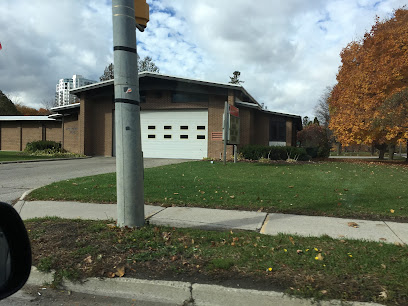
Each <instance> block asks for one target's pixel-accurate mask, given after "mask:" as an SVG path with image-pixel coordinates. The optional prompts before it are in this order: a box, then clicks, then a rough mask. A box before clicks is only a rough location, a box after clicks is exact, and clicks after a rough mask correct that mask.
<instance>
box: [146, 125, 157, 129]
mask: <svg viewBox="0 0 408 306" xmlns="http://www.w3.org/2000/svg"><path fill="white" fill-rule="evenodd" d="M147 128H148V129H149V130H155V129H156V126H155V125H149V126H148V127H147Z"/></svg>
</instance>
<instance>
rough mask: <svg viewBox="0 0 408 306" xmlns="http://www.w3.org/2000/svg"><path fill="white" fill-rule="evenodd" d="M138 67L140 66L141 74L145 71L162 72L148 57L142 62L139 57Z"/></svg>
mask: <svg viewBox="0 0 408 306" xmlns="http://www.w3.org/2000/svg"><path fill="white" fill-rule="evenodd" d="M137 66H138V71H139V72H143V71H149V72H157V73H159V72H160V69H159V67H157V66H156V64H155V63H154V62H153V60H152V58H151V57H150V56H146V57H145V58H144V59H142V60H141V59H140V58H139V56H138V61H137Z"/></svg>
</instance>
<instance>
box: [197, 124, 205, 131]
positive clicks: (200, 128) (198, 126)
mask: <svg viewBox="0 0 408 306" xmlns="http://www.w3.org/2000/svg"><path fill="white" fill-rule="evenodd" d="M197 130H205V126H204V125H197Z"/></svg>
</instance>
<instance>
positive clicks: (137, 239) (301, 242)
mask: <svg viewBox="0 0 408 306" xmlns="http://www.w3.org/2000/svg"><path fill="white" fill-rule="evenodd" d="M25 223H26V227H27V229H28V230H29V235H30V239H31V244H32V249H33V263H34V265H35V266H37V267H39V268H40V269H41V270H45V271H49V270H56V275H57V276H56V277H58V278H61V277H67V278H71V279H72V278H73V279H74V280H80V279H83V278H86V277H101V276H103V277H107V276H108V277H112V275H113V273H115V272H117V271H118V269H119V268H120V267H123V269H124V270H123V271H124V273H125V275H124V276H126V277H132V276H133V277H141V276H143V277H147V278H153V279H171V280H175V279H180V278H183V279H184V280H187V281H188V280H194V282H200V280H201V279H203V280H207V281H211V282H212V281H214V280H218V281H219V280H221V279H222V280H229V283H230V284H237V283H239V284H240V288H242V287H244V288H245V287H249V288H256V289H258V286H259V287H261V288H262V289H266V290H274V289H280V290H284V291H286V292H288V293H291V294H296V295H300V296H304V297H315V298H319V299H320V298H323V299H344V300H360V301H376V302H384V303H388V304H398V303H399V304H400V305H403V304H404V305H406V304H407V303H408V282H407V281H406V271H408V260H407V253H408V247H407V246H402V245H393V244H382V243H376V242H365V241H357V240H336V239H332V238H329V237H328V236H322V237H320V238H314V237H298V236H289V235H283V234H281V235H277V236H266V235H262V234H259V233H255V232H243V231H239V232H233V231H222V232H219V231H203V230H195V229H175V228H168V227H153V226H145V227H142V228H139V229H130V228H123V229H120V228H117V227H115V226H113V225H112V224H108V223H109V221H83V220H82V221H81V220H63V219H43V220H42V219H36V220H28V221H26V222H25ZM95 228H99V231H97V232H92V231H89V229H95ZM78 241H80V242H82V243H81V245H87V246H89V248H84V247H80V246H79V245H78ZM319 254H320V255H319ZM58 280H60V279H58ZM382 293H385V295H384V294H383V297H380V295H381V294H382Z"/></svg>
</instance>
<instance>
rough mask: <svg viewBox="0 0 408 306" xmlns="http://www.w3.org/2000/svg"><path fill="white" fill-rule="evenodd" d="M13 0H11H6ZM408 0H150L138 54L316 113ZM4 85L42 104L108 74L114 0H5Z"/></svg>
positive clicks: (280, 106) (275, 106)
mask: <svg viewBox="0 0 408 306" xmlns="http://www.w3.org/2000/svg"><path fill="white" fill-rule="evenodd" d="M4 2H6V3H4ZM404 2H405V1H402V0H382V1H371V0H314V1H304V0H287V1H270V0H258V1H256V2H251V1H247V0H202V1H191V0H148V3H149V5H150V22H149V23H148V27H147V29H146V30H145V32H144V33H140V32H137V40H138V53H139V55H140V56H141V57H142V58H143V57H144V56H147V55H149V56H151V57H152V58H153V61H154V62H155V63H156V65H157V66H158V67H159V68H160V71H161V72H162V73H165V74H170V75H177V76H182V77H192V78H200V79H205V80H208V81H218V82H228V81H229V76H231V75H232V72H233V71H235V70H239V71H240V72H241V79H242V80H244V81H245V83H244V84H243V85H244V87H245V88H246V89H247V90H248V92H249V93H251V95H252V96H253V97H255V99H257V100H258V102H260V103H265V105H266V106H267V107H268V109H270V110H274V111H280V112H286V113H293V114H299V115H302V116H305V115H307V116H309V117H313V108H314V106H315V104H316V103H317V101H318V99H319V97H320V95H321V94H322V93H323V91H324V89H325V87H326V86H327V85H333V84H334V83H335V81H336V73H337V71H338V67H339V65H340V57H339V54H340V51H341V50H342V48H344V47H345V46H346V45H347V43H349V42H350V41H352V40H353V39H359V38H360V37H362V35H363V34H364V32H365V31H367V30H369V29H370V28H371V25H372V24H373V23H374V18H375V16H376V15H378V16H380V17H381V18H385V17H387V16H390V14H392V12H393V10H394V9H397V8H399V7H401V6H402V5H404V4H405V3H404ZM0 14H1V16H2V18H1V20H0V27H1V29H2V33H1V36H0V41H1V42H2V44H3V48H4V49H3V50H1V51H0V69H1V71H2V72H3V73H2V74H1V75H0V86H1V88H0V89H1V90H3V91H5V92H12V93H17V94H18V93H19V94H20V96H21V98H22V100H23V103H25V104H27V105H30V106H34V105H39V103H40V102H41V101H42V100H43V99H44V98H47V97H53V95H54V92H55V84H56V83H57V81H58V79H60V78H65V77H71V76H72V75H73V74H82V75H84V76H85V77H87V78H91V79H98V77H99V76H100V75H101V74H102V73H103V69H104V67H105V66H107V65H108V64H109V63H110V62H112V61H113V52H112V21H111V19H112V16H111V14H112V13H111V1H104V2H102V1H97V0H83V1H69V0H60V1H51V0H42V1H37V2H36V3H32V2H29V3H27V1H22V0H15V1H13V2H11V1H2V2H0Z"/></svg>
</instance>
